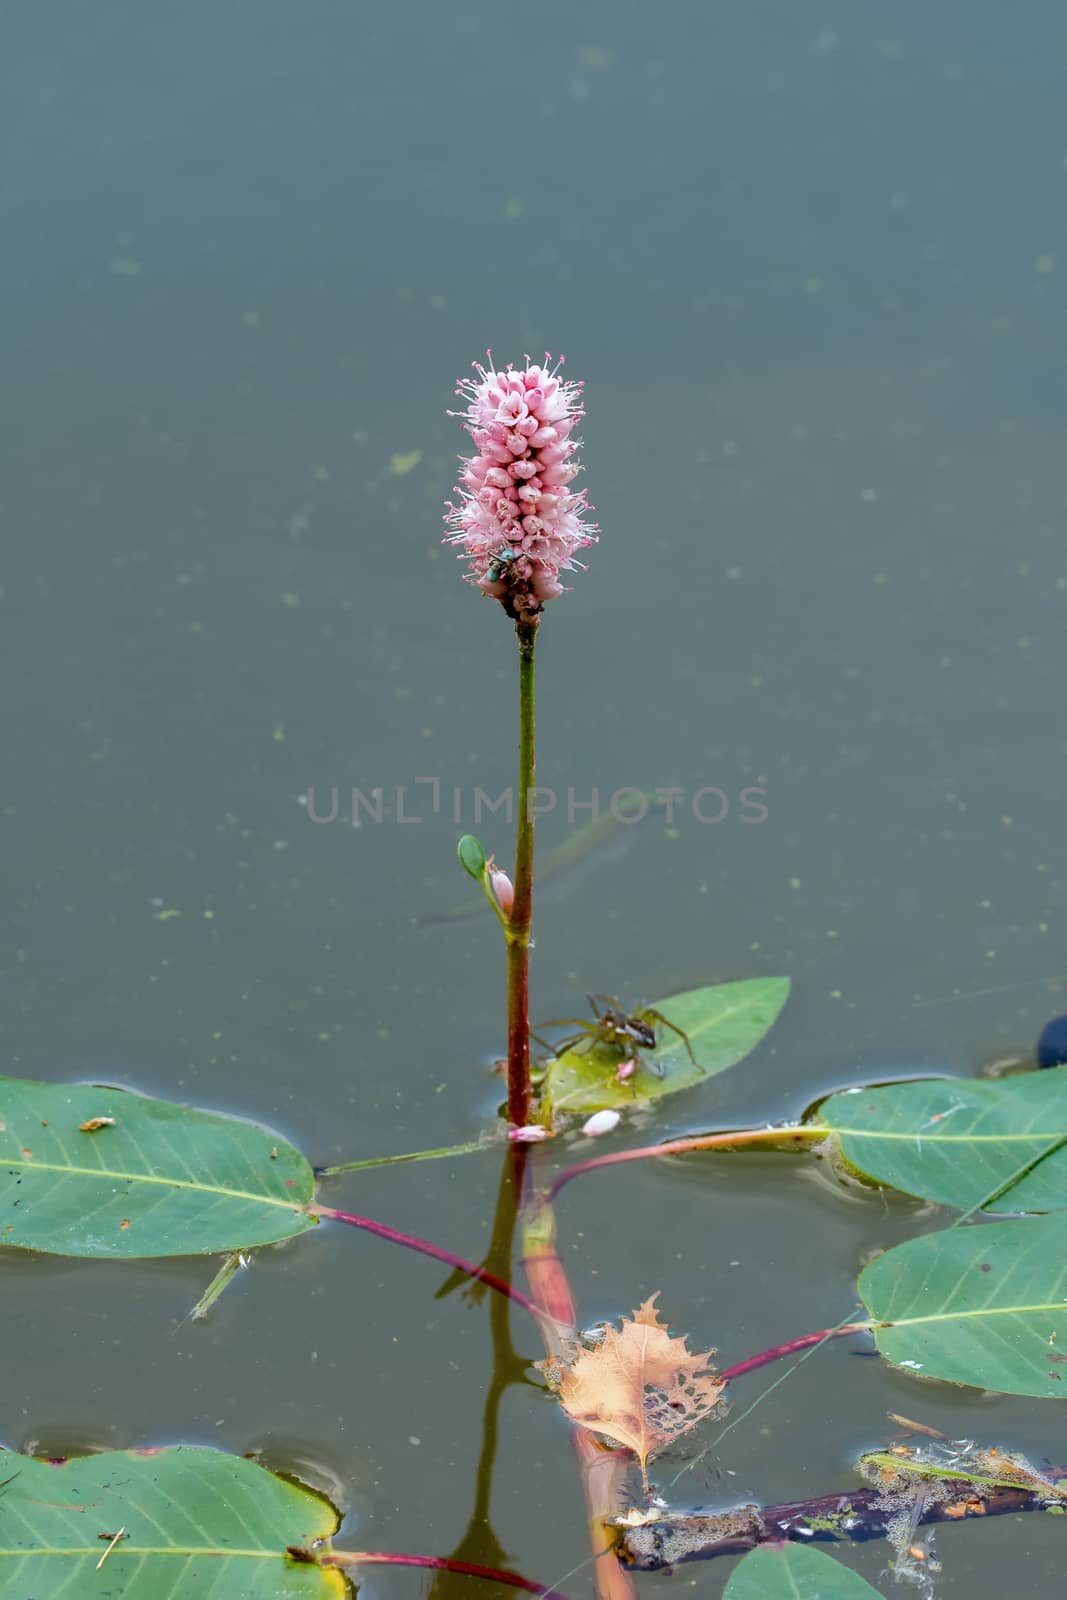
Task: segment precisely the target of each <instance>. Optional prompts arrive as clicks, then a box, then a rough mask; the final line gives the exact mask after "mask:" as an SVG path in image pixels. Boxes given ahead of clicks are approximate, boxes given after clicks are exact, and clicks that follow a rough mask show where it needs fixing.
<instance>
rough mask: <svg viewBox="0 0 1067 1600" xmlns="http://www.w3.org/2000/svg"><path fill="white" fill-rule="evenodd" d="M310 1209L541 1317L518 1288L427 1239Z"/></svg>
mask: <svg viewBox="0 0 1067 1600" xmlns="http://www.w3.org/2000/svg"><path fill="white" fill-rule="evenodd" d="M311 1209H312V1210H313V1211H314V1213H315V1215H316V1216H319V1217H329V1218H330V1219H331V1221H333V1222H346V1223H348V1225H349V1227H351V1228H362V1229H363V1231H364V1232H365V1233H374V1234H377V1236H378V1238H379V1239H388V1240H389V1242H390V1244H402V1245H404V1246H405V1248H406V1249H408V1250H417V1251H418V1252H419V1254H420V1255H424V1256H432V1257H433V1259H434V1260H435V1261H443V1262H444V1263H445V1264H446V1266H449V1267H456V1268H458V1270H459V1271H460V1272H465V1273H466V1274H467V1276H468V1277H469V1278H476V1279H477V1280H478V1282H479V1283H484V1284H487V1285H488V1286H489V1288H490V1289H495V1290H496V1291H497V1293H498V1294H503V1295H507V1297H508V1299H509V1300H514V1301H515V1303H516V1305H520V1306H522V1308H523V1310H524V1311H528V1312H529V1313H530V1315H531V1316H533V1317H538V1319H539V1318H540V1313H539V1312H538V1309H537V1307H536V1306H535V1305H534V1303H533V1301H532V1300H530V1299H528V1297H527V1296H526V1295H524V1294H523V1292H522V1290H521V1289H516V1288H515V1287H514V1286H513V1285H512V1284H510V1283H508V1282H507V1281H506V1279H504V1278H498V1277H497V1275H496V1273H495V1272H490V1271H489V1270H488V1268H487V1267H479V1266H476V1265H475V1263H474V1262H473V1261H467V1260H465V1259H464V1257H463V1256H457V1255H454V1254H453V1252H452V1251H451V1250H445V1249H444V1248H443V1246H441V1245H439V1244H431V1243H430V1241H429V1240H428V1239H420V1238H418V1236H417V1235H416V1234H413V1233H401V1231H400V1229H399V1228H390V1227H389V1226H388V1225H387V1224H386V1223H384V1222H372V1221H371V1219H370V1217H360V1216H357V1215H356V1213H355V1212H354V1211H338V1210H336V1209H335V1208H334V1207H333V1206H318V1205H317V1206H313V1207H312V1208H311Z"/></svg>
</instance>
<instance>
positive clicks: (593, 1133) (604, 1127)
mask: <svg viewBox="0 0 1067 1600" xmlns="http://www.w3.org/2000/svg"><path fill="white" fill-rule="evenodd" d="M621 1121H622V1118H621V1116H620V1115H619V1113H618V1112H617V1111H594V1112H593V1115H592V1116H591V1117H590V1118H589V1119H588V1121H587V1122H584V1123H583V1124H582V1132H583V1133H584V1134H585V1136H586V1138H587V1139H597V1138H599V1137H600V1135H601V1134H602V1133H611V1131H612V1129H613V1128H617V1127H618V1126H619V1123H620V1122H621Z"/></svg>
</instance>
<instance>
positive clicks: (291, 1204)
mask: <svg viewBox="0 0 1067 1600" xmlns="http://www.w3.org/2000/svg"><path fill="white" fill-rule="evenodd" d="M0 1167H22V1168H24V1169H25V1170H26V1171H27V1172H60V1173H63V1174H65V1175H66V1176H67V1177H71V1178H113V1179H116V1180H117V1181H118V1182H120V1183H149V1184H152V1183H154V1184H157V1185H162V1186H163V1187H164V1188H168V1189H192V1190H193V1191H194V1193H196V1194H216V1195H223V1196H225V1197H226V1198H227V1199H229V1200H253V1201H255V1202H256V1203H257V1204H259V1205H264V1206H280V1207H281V1209H282V1210H283V1211H303V1210H304V1207H303V1206H302V1205H300V1204H299V1203H298V1202H296V1201H293V1200H283V1199H276V1198H275V1197H274V1196H273V1195H267V1194H251V1193H249V1192H248V1191H247V1190H244V1189H225V1188H222V1187H221V1186H220V1185H219V1184H214V1183H193V1182H191V1181H190V1180H189V1179H187V1178H171V1177H165V1178H163V1177H158V1176H157V1175H156V1174H154V1173H150V1172H112V1171H111V1170H110V1169H109V1168H107V1167H70V1166H62V1165H61V1164H60V1163H59V1162H55V1161H26V1160H23V1159H22V1158H14V1157H13V1158H10V1159H9V1158H8V1157H6V1156H0Z"/></svg>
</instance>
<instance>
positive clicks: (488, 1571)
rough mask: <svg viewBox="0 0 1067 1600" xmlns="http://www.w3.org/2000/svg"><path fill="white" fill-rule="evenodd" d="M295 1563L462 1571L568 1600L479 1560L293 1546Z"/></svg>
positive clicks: (529, 1580) (556, 1598)
mask: <svg viewBox="0 0 1067 1600" xmlns="http://www.w3.org/2000/svg"><path fill="white" fill-rule="evenodd" d="M289 1554H290V1556H291V1557H292V1558H293V1560H294V1561H305V1562H310V1563H312V1564H313V1565H314V1566H316V1567H370V1566H378V1567H428V1568H430V1570H431V1571H433V1572H459V1573H462V1574H463V1576H464V1577H467V1578H485V1579H486V1580H487V1581H488V1582H489V1583H502V1584H506V1585H507V1586H508V1588H511V1589H523V1590H525V1592H526V1593H527V1594H541V1595H548V1596H552V1597H554V1600H566V1596H565V1595H563V1594H562V1593H561V1592H560V1590H559V1589H547V1588H546V1587H545V1585H544V1584H543V1583H534V1581H533V1579H532V1578H523V1577H521V1576H520V1574H519V1573H517V1572H504V1571H503V1570H502V1569H501V1568H499V1567H482V1566H479V1565H478V1563H477V1562H476V1561H456V1560H455V1559H454V1558H453V1557H452V1556H410V1555H402V1554H400V1553H399V1552H397V1551H394V1550H389V1551H380V1552H378V1551H373V1550H330V1551H327V1552H325V1553H324V1554H323V1555H318V1554H316V1552H315V1551H313V1550H303V1549H301V1548H300V1547H299V1546H297V1545H294V1546H292V1547H290V1550H289Z"/></svg>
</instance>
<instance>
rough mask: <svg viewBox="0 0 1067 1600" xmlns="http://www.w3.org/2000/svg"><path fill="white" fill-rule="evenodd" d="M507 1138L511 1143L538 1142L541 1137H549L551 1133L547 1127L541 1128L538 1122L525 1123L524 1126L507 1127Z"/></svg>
mask: <svg viewBox="0 0 1067 1600" xmlns="http://www.w3.org/2000/svg"><path fill="white" fill-rule="evenodd" d="M508 1138H509V1139H510V1140H511V1142H512V1144H540V1142H541V1140H542V1139H551V1138H552V1134H551V1132H550V1131H549V1129H548V1128H542V1127H541V1125H540V1123H538V1122H533V1123H527V1125H526V1127H525V1128H509V1129H508Z"/></svg>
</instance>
